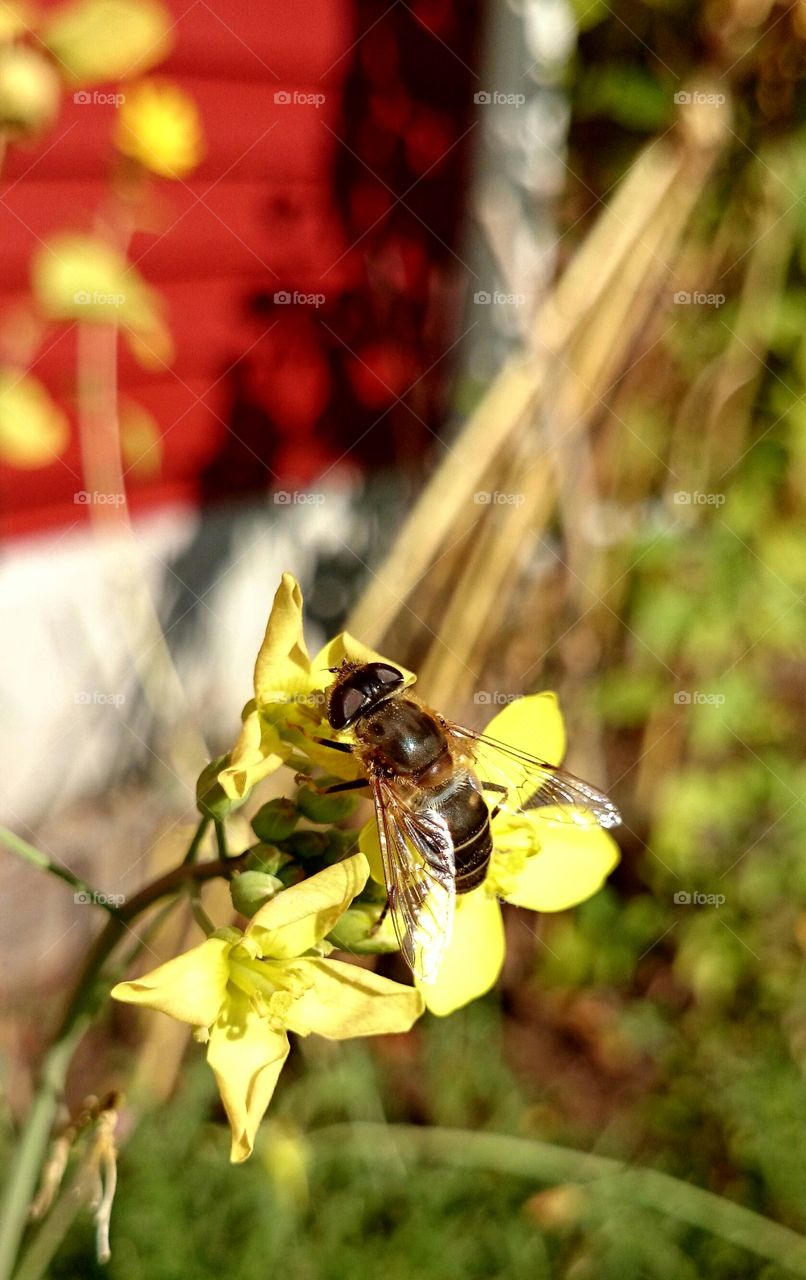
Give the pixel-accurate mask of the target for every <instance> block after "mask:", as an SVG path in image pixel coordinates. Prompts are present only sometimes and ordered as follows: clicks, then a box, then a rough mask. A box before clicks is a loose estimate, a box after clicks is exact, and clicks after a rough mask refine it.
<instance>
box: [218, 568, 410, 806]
mask: <svg viewBox="0 0 806 1280" xmlns="http://www.w3.org/2000/svg"><path fill="white" fill-rule="evenodd" d="M345 658H347V659H349V660H350V661H351V662H386V661H387V659H386V658H383V657H382V656H381V655H380V654H379V653H375V652H374V651H373V650H372V649H368V648H367V647H366V645H363V644H361V643H360V641H358V640H356V639H355V638H354V637H353V636H351V635H350V634H349V632H347V631H343V632H341V634H340V635H338V636H336V637H335V639H333V640H330V641H329V642H328V643H327V644H326V645H325V647H324V648H323V649H322V650H321V651H320V652H319V653H318V654H317V655H316V657H315V658H313V659H311V658H310V657H309V656H308V649H307V647H306V644H305V637H304V635H303V629H302V592H301V591H300V588H299V583H298V582H297V580H296V578H294V577H293V575H292V574H290V573H284V574H283V578H282V582H281V583H280V586H279V588H278V591H277V594H276V596H275V597H274V603H273V605H272V610H271V614H270V615H269V621H268V625H267V627H266V635H265V637H264V639H263V643H262V645H261V646H260V652H259V653H258V656H257V662H256V663H255V678H254V688H255V696H254V699H252V700H251V701H250V702H248V703H247V704H246V706H245V707H244V710H243V727H242V729H241V734H240V737H239V738H238V741H237V742H236V744H235V746H234V747H233V749H232V751H231V752H230V754H229V763H228V764H227V766H226V767H225V768H224V769H222V770H221V772H220V773H219V775H218V780H219V782H220V784H221V786H222V788H223V790H224V791H225V792H226V794H227V795H228V796H229V798H230V799H231V800H242V799H243V798H244V796H246V795H247V794H248V792H249V791H250V790H251V789H252V787H253V786H254V785H255V783H257V782H260V780H261V779H262V778H265V777H267V776H268V775H269V774H270V773H273V772H274V771H275V769H279V767H280V765H282V764H283V763H284V762H285V761H286V760H288V758H289V757H290V756H291V754H292V752H293V751H294V750H296V751H298V752H301V753H302V754H304V755H305V756H306V757H307V758H308V760H310V762H311V763H312V764H315V765H319V766H321V767H322V768H323V769H326V770H327V772H328V773H331V774H334V775H336V776H337V777H340V778H344V779H350V778H356V777H358V776H359V772H360V770H359V767H358V765H357V763H356V761H355V760H353V759H352V757H351V756H349V755H347V754H346V753H344V752H339V751H332V750H331V749H330V748H329V747H325V746H321V745H318V744H317V743H316V742H315V741H314V739H315V738H317V737H324V738H332V737H333V736H334V734H333V731H332V730H331V728H330V725H329V724H328V721H327V716H326V706H325V694H324V691H325V689H326V688H327V686H328V685H330V684H332V682H333V675H332V673H331V671H330V668H331V667H337V666H339V664H340V663H341V662H342V661H343V660H344V659H345ZM398 666H399V664H398ZM399 669H400V670H401V671H403V673H404V675H405V676H406V677H407V679H408V681H409V682H412V681H413V680H414V676H413V675H411V673H410V672H406V671H405V669H404V668H402V667H400V668H399Z"/></svg>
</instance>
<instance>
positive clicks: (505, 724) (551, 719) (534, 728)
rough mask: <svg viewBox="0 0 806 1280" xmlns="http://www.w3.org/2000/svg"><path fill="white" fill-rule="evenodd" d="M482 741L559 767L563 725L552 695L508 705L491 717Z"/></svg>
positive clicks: (532, 696) (519, 699)
mask: <svg viewBox="0 0 806 1280" xmlns="http://www.w3.org/2000/svg"><path fill="white" fill-rule="evenodd" d="M484 734H485V737H487V738H496V739H497V740H498V741H499V742H504V743H506V745H507V746H509V747H515V748H516V749H517V750H518V751H526V752H528V753H529V755H532V756H537V757H538V759H540V760H545V761H546V764H559V763H560V761H561V760H562V758H563V756H564V755H565V725H564V724H563V718H562V713H561V711H560V707H559V703H558V702H557V695H556V693H533V694H530V695H529V697H526V698H518V699H516V701H515V702H510V703H509V704H508V705H507V706H506V707H504V708H503V710H502V711H499V712H498V715H495V716H493V718H492V720H491V721H490V723H489V724H488V725H487V727H486V729H485V730H484Z"/></svg>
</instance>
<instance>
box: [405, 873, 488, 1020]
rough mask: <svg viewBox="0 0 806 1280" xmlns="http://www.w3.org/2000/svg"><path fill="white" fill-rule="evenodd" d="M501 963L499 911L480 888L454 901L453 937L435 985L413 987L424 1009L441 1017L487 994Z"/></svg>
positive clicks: (482, 888) (482, 887)
mask: <svg viewBox="0 0 806 1280" xmlns="http://www.w3.org/2000/svg"><path fill="white" fill-rule="evenodd" d="M503 963H504V922H503V920H502V918H501V908H500V906H499V905H498V902H497V901H496V899H495V898H493V897H490V896H489V894H487V893H486V892H485V889H484V886H483V885H482V886H481V887H480V888H479V889H474V890H473V891H472V892H471V893H468V894H466V895H464V896H462V897H460V898H458V899H457V903H456V913H455V915H454V919H453V935H452V937H451V941H450V945H449V947H448V950H447V952H446V953H445V957H444V959H443V961H442V964H441V966H440V970H439V973H438V975H437V979H436V982H433V983H430V984H429V985H428V986H426V985H425V984H423V985H421V984H420V983H419V982H418V984H417V985H418V987H419V988H420V990H421V991H422V993H423V996H424V997H425V1003H426V1007H427V1008H428V1009H429V1010H430V1011H431V1013H436V1014H437V1015H439V1017H443V1016H444V1015H445V1014H448V1013H453V1011H454V1010H455V1009H460V1008H461V1007H462V1005H465V1004H469V1003H470V1001H471V1000H476V999H477V998H478V997H479V996H483V995H484V993H485V992H486V991H489V990H490V987H492V986H493V985H494V983H495V982H496V980H497V978H498V975H499V973H500V972H501V967H502V965H503Z"/></svg>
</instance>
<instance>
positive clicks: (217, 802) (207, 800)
mask: <svg viewBox="0 0 806 1280" xmlns="http://www.w3.org/2000/svg"><path fill="white" fill-rule="evenodd" d="M228 764H229V756H219V757H218V759H217V760H211V761H210V763H209V764H208V765H205V767H204V768H203V769H202V771H201V773H200V774H199V778H198V781H197V783H196V808H197V809H198V810H199V813H201V814H203V815H204V816H205V817H207V818H219V819H220V818H226V816H227V814H229V813H232V811H233V809H237V808H239V806H240V805H241V804H243V801H242V800H230V798H229V796H228V795H226V794H225V792H224V789H223V787H222V786H221V784H220V783H219V781H218V775H219V773H220V772H221V770H222V769H225V768H226V767H227V765H228Z"/></svg>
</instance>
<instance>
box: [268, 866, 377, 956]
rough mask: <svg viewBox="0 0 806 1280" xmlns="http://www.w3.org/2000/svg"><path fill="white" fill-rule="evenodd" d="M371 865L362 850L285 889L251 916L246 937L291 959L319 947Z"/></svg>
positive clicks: (361, 883) (354, 895)
mask: <svg viewBox="0 0 806 1280" xmlns="http://www.w3.org/2000/svg"><path fill="white" fill-rule="evenodd" d="M368 876H369V865H368V863H367V860H366V858H365V857H364V855H363V853H355V854H353V856H352V857H351V858H345V859H344V861H343V862H336V863H334V864H333V866H332V867H325V869H324V871H319V872H317V874H316V875H315V876H309V877H308V879H307V880H303V881H301V883H300V884H295V885H292V886H291V888H290V889H284V890H283V892H282V893H278V894H277V896H276V897H275V898H272V899H271V901H270V902H267V903H266V905H265V906H264V907H261V908H260V910H259V911H258V912H256V914H255V915H254V916H253V917H252V919H251V920H250V922H249V926H248V928H247V930H246V937H248V938H254V939H255V940H256V941H257V943H258V945H259V947H260V950H261V953H262V954H263V955H264V956H270V957H272V958H273V959H277V960H288V959H291V958H293V957H294V956H301V955H302V954H303V952H305V951H308V950H309V949H310V948H311V947H314V946H316V944H317V942H319V941H321V939H322V938H324V936H325V934H326V933H330V930H331V929H332V928H333V926H334V925H335V924H336V922H337V921H338V920H339V918H340V917H341V916H342V915H343V914H344V912H345V911H346V910H347V908H348V907H349V905H350V903H351V902H352V901H353V899H354V898H356V897H357V896H358V894H359V893H360V892H361V890H362V889H363V887H364V885H365V884H366V883H367V877H368Z"/></svg>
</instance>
